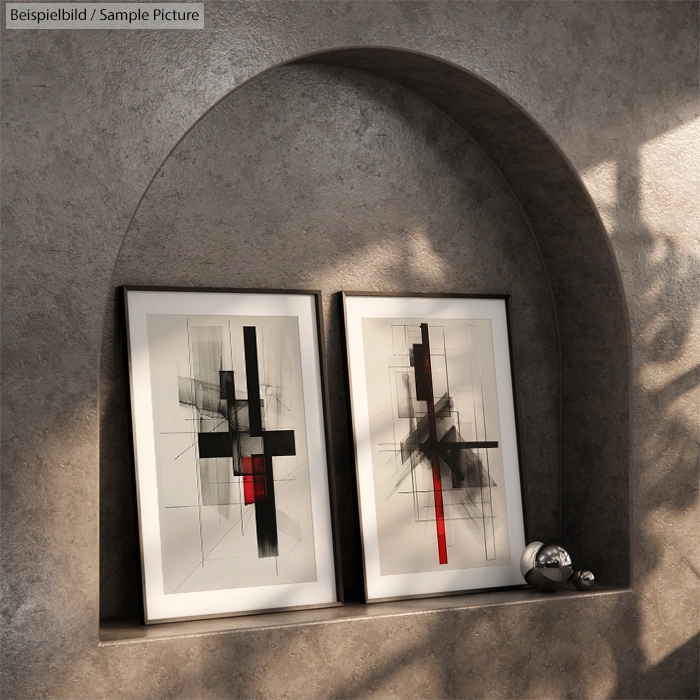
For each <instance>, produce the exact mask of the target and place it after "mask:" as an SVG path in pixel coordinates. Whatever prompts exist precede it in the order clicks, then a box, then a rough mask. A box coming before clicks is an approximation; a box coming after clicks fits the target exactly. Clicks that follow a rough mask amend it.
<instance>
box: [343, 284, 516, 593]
mask: <svg viewBox="0 0 700 700" xmlns="http://www.w3.org/2000/svg"><path fill="white" fill-rule="evenodd" d="M343 305H344V310H345V324H346V342H347V351H348V365H349V368H348V369H349V379H350V382H349V383H350V394H351V404H352V418H353V428H354V437H355V454H356V465H357V476H358V485H359V488H358V492H359V498H360V512H361V525H362V543H363V551H364V564H365V584H366V595H367V599H368V600H385V599H389V598H400V597H408V596H417V595H434V594H439V593H447V592H456V591H466V590H473V589H481V588H491V587H502V586H509V585H520V584H522V583H523V581H522V576H521V574H520V571H519V563H518V562H519V556H520V552H521V551H522V549H523V547H524V546H525V545H524V541H525V537H524V528H523V511H522V498H521V492H520V469H519V460H518V450H517V438H516V426H515V404H514V400H513V389H512V378H511V365H510V346H509V338H508V324H507V311H506V300H505V299H502V298H491V299H484V298H469V297H390V296H372V295H364V294H345V295H343Z"/></svg>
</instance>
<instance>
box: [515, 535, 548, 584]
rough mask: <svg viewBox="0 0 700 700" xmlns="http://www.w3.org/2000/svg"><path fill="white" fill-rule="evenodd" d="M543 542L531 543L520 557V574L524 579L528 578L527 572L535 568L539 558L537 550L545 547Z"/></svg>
mask: <svg viewBox="0 0 700 700" xmlns="http://www.w3.org/2000/svg"><path fill="white" fill-rule="evenodd" d="M543 544H544V543H543V542H530V544H529V545H528V546H527V547H525V551H524V552H523V554H522V556H521V557H520V573H521V574H522V575H523V578H524V577H525V576H527V572H528V571H530V569H534V568H535V557H536V556H537V550H538V549H539V548H540V547H541V546H542V545H543Z"/></svg>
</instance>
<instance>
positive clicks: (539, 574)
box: [521, 540, 574, 593]
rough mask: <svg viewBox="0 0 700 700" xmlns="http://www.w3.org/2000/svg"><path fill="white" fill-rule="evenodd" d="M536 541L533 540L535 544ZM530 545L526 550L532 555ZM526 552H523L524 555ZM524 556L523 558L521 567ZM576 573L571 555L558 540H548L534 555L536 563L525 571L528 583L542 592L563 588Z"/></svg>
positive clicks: (529, 555)
mask: <svg viewBox="0 0 700 700" xmlns="http://www.w3.org/2000/svg"><path fill="white" fill-rule="evenodd" d="M534 544H535V543H534V542H533V545H534ZM529 550H530V547H528V548H527V549H526V550H525V552H527V553H528V558H531V557H532V553H531V551H529ZM524 556H525V553H523V557H524ZM522 565H523V558H521V567H522ZM573 573H574V566H573V563H572V562H571V556H570V555H569V553H568V552H567V551H566V549H565V548H564V546H563V545H562V544H561V543H560V542H558V541H557V540H548V541H547V542H546V543H545V544H543V545H541V546H540V547H539V548H538V549H537V551H536V552H535V555H534V565H533V566H532V568H530V569H529V570H528V571H527V572H526V573H525V580H526V581H527V583H528V585H530V586H532V588H534V589H535V590H538V591H541V592H543V593H544V592H553V591H557V590H559V589H560V588H563V587H564V586H565V585H566V584H567V582H568V581H569V579H570V578H571V576H572V575H573Z"/></svg>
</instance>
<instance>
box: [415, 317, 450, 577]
mask: <svg viewBox="0 0 700 700" xmlns="http://www.w3.org/2000/svg"><path fill="white" fill-rule="evenodd" d="M420 328H421V340H422V345H423V367H424V368H425V374H426V376H427V377H428V398H427V401H426V403H427V408H428V429H429V431H430V441H431V443H432V450H433V454H432V457H431V464H432V469H433V496H434V498H435V527H436V528H437V541H438V560H439V562H440V564H447V539H446V538H445V509H444V507H443V504H442V479H441V478H440V455H439V454H438V448H437V445H438V439H437V425H436V423H435V397H434V395H433V369H432V366H431V364H430V339H429V337H428V324H427V323H421V326H420Z"/></svg>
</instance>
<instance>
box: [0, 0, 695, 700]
mask: <svg viewBox="0 0 700 700" xmlns="http://www.w3.org/2000/svg"><path fill="white" fill-rule="evenodd" d="M698 7H699V6H698V3H697V2H674V3H665V2H659V3H654V2H639V3H635V2H626V3H610V2H600V3H599V2H586V3H570V2H552V3H549V2H534V3H529V2H512V3H511V2H499V3H467V2H455V3H452V2H396V1H394V2H383V1H381V0H380V1H377V2H372V3H368V2H333V3H330V2H260V3H241V4H238V3H235V4H234V3H224V2H208V3H206V9H205V29H204V30H201V31H183V32H175V31H170V32H166V31H156V32H147V31H8V30H5V29H3V30H2V31H3V37H2V38H3V41H2V79H3V88H2V89H3V93H2V98H3V100H2V117H3V140H2V149H3V150H2V167H3V183H2V184H3V251H2V283H3V298H2V300H3V314H2V315H3V318H2V352H3V355H2V369H3V379H2V407H1V408H2V423H3V436H2V438H3V445H2V449H3V455H2V457H3V461H2V467H3V473H2V542H3V552H2V554H3V579H2V585H3V604H2V605H3V607H2V610H3V617H2V622H3V635H2V637H3V668H2V687H1V691H0V692H1V693H2V696H3V697H6V698H30V697H50V698H95V697H114V698H205V697H207V698H209V697H211V698H223V697H241V698H246V697H504V698H506V697H513V698H521V697H534V698H542V697H565V696H567V697H582V698H589V697H590V698H593V697H608V698H614V697H633V698H634V697H637V698H641V697H650V698H654V697H669V698H681V697H683V698H685V697H698V694H699V693H700V689H699V688H698V672H699V668H698V651H699V649H698V631H699V630H700V614H699V613H700V610H699V593H700V556H699V551H700V518H699V504H698V466H699V464H698V430H699V426H698V415H699V413H700V406H699V404H700V396H699V395H698V394H699V384H700V376H699V374H700V358H699V357H698V348H699V347H700V291H699V290H700V231H699V225H698V221H700V205H699V204H698V198H697V192H698V191H699V190H700V157H699V154H698V141H699V140H700V100H699V97H698V88H699V84H698V68H697V60H698V48H699V41H698V20H699V15H698ZM346 47H359V48H363V47H364V48H367V47H393V48H394V49H395V50H396V52H395V53H393V54H391V55H389V54H379V53H376V52H375V54H374V56H375V59H371V58H370V59H367V57H366V56H365V55H360V54H358V55H357V56H355V55H352V56H351V55H344V54H343V55H339V56H340V57H339V56H330V57H329V56H328V55H326V56H324V57H317V59H314V60H316V62H323V63H333V64H337V65H333V66H328V65H323V66H321V65H309V64H304V65H298V64H295V65H293V66H288V67H283V68H276V69H274V70H272V71H270V72H268V73H265V74H264V75H260V74H261V73H263V72H264V71H266V70H268V69H270V68H272V67H274V66H276V65H280V64H284V63H288V62H291V61H296V60H297V59H300V58H302V57H305V56H308V55H309V54H315V53H319V52H328V51H332V50H333V49H343V48H346ZM402 52H409V53H402ZM410 52H420V53H423V54H427V55H429V56H432V57H434V58H435V59H436V60H437V61H438V62H440V61H442V62H447V63H445V65H444V71H443V73H444V75H451V73H450V71H453V70H455V71H456V73H459V72H460V71H459V70H457V69H464V70H465V71H467V73H464V75H465V76H469V75H474V76H477V77H478V78H480V79H483V80H484V81H487V83H490V84H491V85H493V86H495V88H497V90H498V91H502V93H503V94H505V95H506V96H508V97H509V98H510V99H512V100H513V101H514V103H515V104H517V105H519V106H520V108H522V109H516V110H515V114H516V117H517V118H516V117H514V118H513V120H511V121H507V120H506V119H505V117H504V119H503V120H502V121H496V122H490V123H487V124H485V123H484V122H483V120H482V121H479V114H478V113H477V112H478V108H477V107H478V105H477V106H475V105H476V102H474V101H473V100H472V103H473V104H472V106H471V107H470V104H469V103H470V100H468V99H466V98H464V95H466V94H468V93H466V92H464V93H463V95H462V103H460V98H459V95H458V94H457V93H456V92H454V91H455V90H457V88H456V87H455V86H458V85H459V79H458V78H455V79H454V80H453V81H452V82H451V83H450V85H451V87H450V89H451V90H452V91H453V92H452V93H450V92H447V91H446V89H443V87H444V86H441V85H440V82H439V80H440V77H439V75H437V74H435V75H433V74H430V73H429V71H428V68H426V66H423V65H422V64H420V61H418V60H417V59H413V58H412V57H411V53H410ZM370 53H371V52H370ZM358 56H359V57H358ZM376 56H380V57H381V60H377V59H376ZM307 60H312V59H307ZM373 61H374V62H373ZM338 65H339V66H345V67H338ZM411 65H412V66H413V69H414V70H413V72H412V73H411V74H410V75H409V74H408V73H407V72H406V71H404V68H405V67H406V66H411ZM437 65H439V63H438V64H437ZM347 66H350V68H353V69H362V70H361V71H358V70H350V69H349V68H348V67H347ZM450 66H452V67H450ZM430 70H435V68H434V66H433V68H431V69H430ZM426 71H428V72H426ZM438 73H439V71H438ZM372 74H374V75H372ZM427 75H430V76H431V80H430V81H429V82H430V83H431V84H432V85H438V86H439V88H440V89H435V90H434V91H433V92H434V93H435V94H428V92H429V91H428V88H425V89H423V88H422V87H421V76H423V77H425V76H427ZM256 76H257V77H256ZM377 76H383V77H377ZM387 78H390V80H387ZM251 79H253V80H251ZM248 80H250V82H249V83H246V81H248ZM244 83H246V84H244ZM398 83H401V85H402V86H401V87H400V86H398ZM476 83H478V81H476ZM239 86H241V87H240V88H239V89H237V90H235V91H234V92H231V91H232V90H234V89H235V88H238V87H239ZM408 88H410V89H414V90H415V92H418V93H420V94H421V95H422V97H418V96H416V94H414V93H412V92H409V91H408ZM464 89H465V90H467V89H473V90H476V89H477V88H467V87H465V88H464ZM229 93H231V94H230V95H229ZM469 94H470V95H474V94H476V92H473V93H469ZM497 94H498V93H497V92H496V91H493V90H490V88H489V89H486V88H484V92H483V95H482V100H481V101H480V104H483V105H484V107H483V110H484V111H483V114H482V115H481V116H482V117H483V116H484V114H487V107H488V105H489V104H491V103H490V102H489V100H493V105H496V106H494V110H496V107H497V104H496V103H498V99H497ZM227 95H228V97H227ZM446 96H447V98H446ZM223 98H226V99H224V101H223V102H220V103H219V104H218V105H217V102H219V101H220V100H222V99H223ZM424 98H426V99H429V100H431V101H432V102H434V103H435V104H436V105H438V106H439V107H440V109H442V110H443V111H444V112H446V113H447V114H449V117H447V116H445V114H444V113H443V112H440V111H438V110H437V109H436V107H435V106H433V105H431V104H430V103H429V102H426V101H425V99H424ZM487 103H488V104H487ZM214 105H216V106H214ZM212 107H214V109H212V110H211V111H210V112H208V113H207V111H208V110H209V109H210V108H212ZM493 113H495V111H494V112H493ZM501 113H502V114H504V115H505V113H506V109H505V108H503V110H502V112H501ZM527 114H529V115H530V116H531V117H532V119H533V120H534V122H530V121H529V120H528V118H527V116H525V115H527ZM203 115H204V116H203ZM202 117H203V118H202ZM517 119H521V121H520V122H519V121H517ZM452 120H454V121H452ZM532 124H539V125H541V127H542V129H543V130H544V132H545V133H546V134H548V135H549V137H550V138H551V140H552V142H553V143H554V144H555V145H556V147H558V149H560V151H561V153H562V154H563V156H559V160H557V158H556V157H554V156H552V168H553V170H552V171H551V172H554V173H556V174H557V177H556V178H554V177H552V179H551V180H550V181H548V182H547V181H546V180H545V179H544V177H543V176H542V177H541V173H540V174H538V178H540V179H539V180H538V181H537V182H534V184H533V183H528V182H527V178H525V177H524V175H523V174H524V173H525V172H526V171H527V167H526V166H527V163H526V162H525V161H526V160H527V157H526V156H529V157H530V159H531V160H533V159H534V161H536V162H539V163H540V164H542V163H543V162H544V161H541V160H538V158H537V156H538V155H539V154H542V153H545V151H546V150H547V148H548V147H549V146H548V145H547V144H549V142H548V141H547V142H546V143H545V141H546V140H543V142H542V144H540V145H541V148H540V145H538V144H539V141H538V139H539V138H540V136H539V134H540V132H539V131H538V130H537V129H536V128H534V127H533V126H528V125H532ZM459 125H461V126H463V127H464V128H465V129H466V131H465V130H463V129H462V128H460V126H459ZM509 125H510V132H508V128H509ZM514 125H515V126H514ZM516 127H517V128H516ZM190 129H191V131H189V132H188V130H190ZM528 129H530V130H528ZM533 129H534V130H533ZM506 132H508V133H506ZM473 139H476V141H474V140H473ZM477 142H478V143H479V144H481V146H478V145H477ZM504 144H505V146H508V144H510V150H509V148H507V147H505V146H504ZM518 144H519V145H520V148H518ZM538 148H539V150H538ZM552 148H553V147H552ZM295 149H296V150H295ZM482 149H483V150H482ZM553 152H556V149H554V150H553ZM523 154H525V156H524V155H523ZM532 154H534V157H533V156H532ZM567 163H568V164H570V172H569V171H567V168H568V167H569V166H568V165H567ZM557 168H560V169H561V170H557ZM498 170H500V171H501V173H502V174H503V177H504V178H505V179H503V178H502V177H501V174H499V172H498ZM567 172H568V174H567ZM341 176H342V179H341ZM531 179H532V178H531ZM586 192H587V193H588V194H589V195H590V198H591V201H592V203H593V205H594V207H595V209H597V211H598V213H599V215H600V221H599V220H598V219H597V218H596V217H595V215H591V214H590V212H589V211H588V210H587V209H586V203H587V202H588V199H587V196H586ZM550 199H551V201H549V200H550ZM567 208H568V211H569V212H570V218H571V219H573V220H575V222H579V224H578V228H577V226H576V224H575V223H574V224H572V223H571V222H569V221H567V220H566V217H563V216H562V214H561V212H562V211H565V210H566V209H567ZM591 211H592V209H591ZM581 222H583V223H581ZM601 241H602V242H603V243H605V245H602V244H601ZM608 244H609V245H608ZM263 250H265V251H267V253H266V254H267V256H268V258H267V259H266V260H261V259H260V256H261V255H262V251H263ZM310 251H313V255H310ZM416 255H417V256H419V257H421V258H423V259H426V260H429V261H430V263H431V265H429V266H427V267H416V266H415V264H414V256H416ZM227 256H228V257H227ZM586 261H588V264H587V265H586ZM268 280H271V281H270V283H269V284H268ZM408 280H411V283H410V284H408ZM124 283H129V284H168V285H199V286H206V285H210V286H234V287H246V286H263V287H265V286H273V287H278V286H284V287H289V288H321V289H322V290H323V291H324V293H325V294H326V309H325V313H326V321H327V323H326V326H327V327H326V334H327V355H328V362H329V370H330V375H331V376H330V383H331V390H332V391H335V392H337V394H338V399H337V401H335V403H334V404H333V405H332V407H331V409H332V415H331V418H332V421H333V430H334V448H335V449H334V456H335V461H336V463H337V466H338V471H339V478H338V482H339V483H338V486H339V489H338V490H339V501H340V516H341V532H343V533H345V534H344V541H345V546H344V549H345V550H347V552H348V553H347V555H346V561H345V568H344V576H345V581H346V587H347V588H348V592H349V593H350V597H353V596H355V595H356V594H357V590H356V589H357V580H356V578H355V574H354V573H353V572H354V571H356V567H355V566H354V563H355V562H356V556H357V554H356V552H354V551H353V549H352V547H351V545H350V543H351V541H352V530H353V528H354V511H353V504H352V502H351V499H350V498H349V497H348V496H349V494H348V492H349V491H351V474H350V470H351V464H350V460H349V457H348V454H347V433H346V429H345V425H344V421H345V415H344V407H343V402H342V396H340V395H341V394H342V392H343V389H342V367H341V358H340V352H339V338H338V335H339V328H338V318H337V310H336V308H335V305H334V304H333V303H331V299H330V293H332V292H335V291H338V290H339V289H353V288H354V289H358V288H365V289H377V290H381V291H407V290H408V291H435V292H437V291H458V292H464V293H468V292H494V293H496V292H504V291H505V292H509V293H511V294H513V304H514V338H513V340H514V345H515V348H516V362H517V364H518V370H519V372H518V380H519V390H520V403H521V408H522V409H523V413H522V416H521V426H520V427H521V439H522V448H523V462H524V468H525V470H526V476H527V477H528V495H529V500H530V506H531V511H532V512H531V517H530V526H531V532H532V535H533V536H536V537H543V536H546V534H547V530H548V529H550V528H552V529H556V528H559V529H561V530H562V531H563V532H564V534H569V535H570V536H571V537H573V539H574V540H576V541H577V544H578V545H579V547H580V548H582V549H583V550H584V551H586V553H587V556H589V557H591V558H593V557H596V556H597V557H598V559H596V560H595V561H596V565H597V566H598V567H599V569H600V571H602V573H603V576H602V578H603V580H604V582H609V583H613V584H622V587H621V588H619V589H618V590H617V591H616V592H610V593H608V594H606V595H599V596H582V595H581V596H575V595H563V596H562V595H555V596H552V597H550V598H546V597H544V599H543V597H542V596H531V597H528V596H527V595H523V594H518V595H517V596H516V595H515V594H510V597H509V594H484V595H481V596H478V597H475V598H474V601H475V602H474V603H472V604H469V603H467V602H465V599H464V598H462V599H460V601H461V602H457V603H454V604H452V605H451V604H450V603H449V599H444V601H448V602H443V603H441V604H440V605H437V606H436V605H435V604H429V603H425V604H424V606H423V607H424V609H425V610H426V611H427V612H420V610H421V607H420V604H419V605H418V606H417V607H415V606H414V608H413V610H414V612H410V611H408V608H407V609H406V610H404V612H402V613H400V614H397V612H396V608H386V609H385V611H386V612H382V608H381V607H379V606H374V609H373V611H372V613H371V615H364V614H358V613H357V608H354V610H355V612H354V613H353V612H352V611H350V612H348V613H347V614H345V613H342V612H340V613H334V614H333V615H330V614H328V615H327V617H325V618H324V617H323V614H321V616H320V617H319V616H318V615H317V616H316V617H315V618H313V620H312V618H311V617H309V618H303V617H298V616H297V617H289V618H280V617H279V616H278V617H275V618H274V620H273V621H272V622H270V623H269V625H268V626H267V627H264V625H265V623H264V622H261V623H260V627H259V628H258V629H255V628H250V629H244V628H242V627H241V625H240V624H238V625H236V624H233V623H231V624H230V625H229V623H226V622H221V621H219V622H218V623H213V622H212V623H183V625H180V626H178V627H172V632H166V633H165V634H164V635H161V636H158V633H157V632H156V633H154V634H152V635H150V636H149V635H145V634H140V633H139V632H137V631H136V630H137V628H135V627H131V628H129V627H128V625H126V626H125V628H126V629H127V632H126V634H125V635H124V637H123V639H125V640H126V641H123V642H122V643H115V642H113V641H112V642H109V641H106V640H107V638H108V635H106V634H105V631H104V629H106V626H105V627H103V633H102V640H101V638H100V619H101V618H102V619H108V618H115V617H116V618H129V617H133V616H134V615H135V609H136V606H137V602H136V591H135V587H137V586H138V581H137V580H135V578H136V576H137V574H135V569H134V565H135V564H134V562H135V556H136V553H135V549H134V545H133V532H134V522H133V518H132V517H131V514H130V513H128V512H127V511H128V509H129V508H130V507H131V501H130V488H131V486H130V482H129V479H130V476H129V471H128V470H129V469H130V468H131V464H130V461H129V445H128V438H127V433H126V428H125V425H124V421H125V415H124V409H125V400H126V399H125V396H124V390H123V384H122V381H121V372H122V371H123V369H122V368H121V365H120V362H121V359H120V358H119V357H118V354H117V351H118V350H119V343H120V339H119V329H118V324H117V323H116V321H117V317H116V311H115V298H116V296H115V286H116V285H119V284H124ZM417 287H420V289H419V288H417ZM577 319H578V323H577ZM596 346H598V347H599V348H602V350H599V352H598V355H597V356H596V357H594V359H593V360H590V358H591V356H592V353H593V349H594V348H595V347H596ZM554 356H557V357H554ZM628 370H629V373H628V372H627V371H628ZM593 428H595V429H596V430H598V431H600V433H596V434H595V435H593V436H591V435H589V433H591V432H592V429H593ZM600 435H602V436H604V439H601V438H600ZM596 440H598V441H599V442H600V443H602V444H597V443H596ZM588 470H589V471H588ZM606 474H607V476H608V479H605V475H606ZM533 506H534V507H533ZM596 513H598V514H599V517H598V518H597V519H596V517H595V515H596ZM606 530H609V531H610V533H609V534H608V535H606ZM587 548H588V549H587ZM630 558H631V568H630V566H629V563H628V560H629V559H630ZM616 572H617V573H616ZM627 585H629V588H627V587H626V586H627ZM489 596H491V597H489ZM508 603H510V604H508ZM294 615H296V613H295V614H294ZM262 617H263V618H272V616H262ZM285 619H286V620H288V621H287V622H285V621H284V620H285ZM324 620H325V621H324ZM292 621H296V623H294V624H293V623H292ZM188 624H189V626H188ZM227 625H229V626H228V627H227ZM244 625H245V623H244ZM252 627H254V623H253V625H252ZM129 630H131V631H129Z"/></svg>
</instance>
